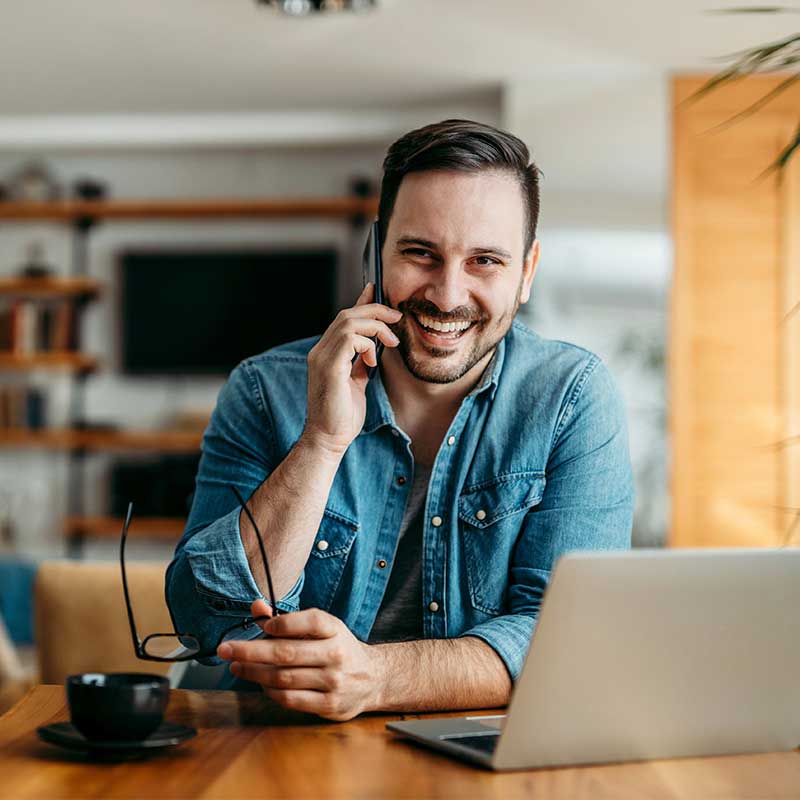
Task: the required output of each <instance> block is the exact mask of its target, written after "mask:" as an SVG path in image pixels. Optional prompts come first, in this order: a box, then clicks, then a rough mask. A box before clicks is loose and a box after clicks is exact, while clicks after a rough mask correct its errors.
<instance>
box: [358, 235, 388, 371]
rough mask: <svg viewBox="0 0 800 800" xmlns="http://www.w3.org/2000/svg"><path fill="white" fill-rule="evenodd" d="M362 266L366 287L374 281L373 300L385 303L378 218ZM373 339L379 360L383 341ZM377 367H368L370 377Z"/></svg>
mask: <svg viewBox="0 0 800 800" xmlns="http://www.w3.org/2000/svg"><path fill="white" fill-rule="evenodd" d="M362 268H363V275H364V287H366V285H367V284H368V283H372V284H373V285H374V286H375V292H374V294H373V298H372V302H373V303H381V304H383V264H382V262H381V237H380V232H379V228H378V220H375V222H373V223H372V225H370V227H369V235H368V236H367V244H366V245H365V247H364V258H363V260H362ZM372 341H373V342H375V355H376V357H377V360H378V361H380V358H381V353H382V352H383V343H382V342H381V341H380V340H379V339H378V337H377V336H373V337H372ZM375 369H376V368H375V367H368V368H367V372H368V374H369V377H370V378H371V377H372V376H373V375H374V374H375Z"/></svg>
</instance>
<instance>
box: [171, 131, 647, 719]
mask: <svg viewBox="0 0 800 800" xmlns="http://www.w3.org/2000/svg"><path fill="white" fill-rule="evenodd" d="M538 213H539V186H538V170H537V168H536V166H535V165H533V164H531V163H529V154H528V150H527V148H526V147H525V145H524V144H523V143H522V142H521V141H520V140H519V139H517V138H516V137H514V136H512V135H510V134H508V133H506V132H503V131H500V130H497V129H495V128H492V127H489V126H486V125H482V124H479V123H475V122H469V121H464V120H447V121H444V122H441V123H437V124H434V125H429V126H427V127H425V128H421V129H419V130H416V131H411V132H410V133H408V134H406V135H405V136H403V137H402V138H401V139H399V140H398V141H397V142H395V143H394V144H393V145H392V146H391V148H390V149H389V151H388V154H387V156H386V159H385V161H384V175H383V181H382V184H381V198H380V205H379V211H378V219H379V223H380V232H381V249H382V255H383V264H384V280H383V289H384V296H385V298H386V304H385V305H379V304H376V303H373V302H371V301H372V296H373V287H372V286H368V287H367V288H366V289H365V290H364V292H363V293H362V294H361V296H360V297H359V299H358V301H357V303H356V305H355V306H353V307H352V308H349V309H345V310H344V311H342V312H341V313H340V314H339V315H338V316H337V317H336V319H335V320H334V322H333V323H332V324H331V325H330V327H329V328H328V329H327V330H326V331H325V333H324V334H323V335H322V336H321V337H317V338H315V339H311V340H303V341H300V342H293V343H291V344H287V345H283V346H281V347H278V348H275V349H273V350H269V351H267V352H265V353H262V354H261V355H259V356H255V357H254V358H251V359H248V360H247V361H245V362H243V363H242V364H240V365H239V367H237V368H236V370H234V372H233V373H232V374H231V376H230V379H229V380H228V382H227V384H226V385H225V387H224V388H223V390H222V392H221V393H220V396H219V400H218V403H217V407H216V409H215V411H214V415H213V417H212V419H211V422H210V424H209V427H208V430H207V431H206V434H205V436H204V439H203V455H202V459H201V462H200V469H199V473H198V476H197V490H196V493H195V498H194V503H193V506H192V511H191V515H190V517H189V520H188V524H187V528H186V532H185V533H184V536H183V538H182V539H181V541H180V543H179V544H178V547H177V550H176V553H175V558H174V560H173V562H172V564H171V565H170V568H169V570H168V573H167V599H168V602H169V605H170V609H171V611H172V615H173V618H174V621H175V623H176V626H177V630H182V631H191V632H193V633H196V634H197V635H198V636H199V637H200V638H201V639H202V640H203V641H204V642H212V646H213V642H215V641H217V638H218V637H219V635H220V633H221V632H222V631H223V630H224V629H225V628H227V627H229V626H230V625H231V624H232V623H233V622H235V618H236V617H244V616H247V615H249V614H251V613H252V614H254V615H268V616H272V618H271V619H269V620H268V621H266V622H264V623H261V627H262V629H263V632H264V633H266V634H267V637H266V638H258V639H254V640H249V641H243V640H239V641H227V642H225V643H223V644H222V645H220V647H219V649H218V655H219V657H220V658H222V659H224V660H226V661H228V662H230V670H231V672H232V674H233V675H234V676H236V677H237V678H238V679H239V681H238V682H237V684H238V687H239V688H241V686H242V685H243V684H242V681H247V682H250V683H251V684H253V685H256V688H257V686H260V687H262V688H263V691H264V692H265V693H266V694H267V695H269V696H270V697H271V698H273V699H274V700H276V701H278V702H279V703H281V704H283V705H285V706H287V707H289V708H293V709H298V710H302V711H309V712H312V713H315V714H319V715H321V716H324V717H327V718H330V719H338V720H344V719H350V718H352V717H354V716H356V715H357V714H359V713H361V712H364V711H371V710H386V711H417V710H434V709H463V708H477V707H488V706H497V705H502V704H505V703H506V702H507V701H508V698H509V693H510V690H511V687H512V684H513V681H514V680H515V679H516V678H517V676H518V675H519V672H520V670H521V668H522V663H523V660H524V657H525V653H526V651H527V648H528V645H529V642H530V637H531V634H532V632H533V628H534V625H535V622H536V618H537V614H538V611H539V607H540V604H541V601H542V597H543V595H544V591H545V588H546V586H547V581H548V577H549V575H550V572H551V570H552V569H553V567H554V566H555V563H556V561H557V560H558V558H559V557H560V556H561V555H562V554H563V553H565V552H566V551H568V550H572V549H606V548H623V547H628V546H629V544H630V530H631V517H632V494H633V493H632V481H631V470H630V461H629V456H628V445H627V434H626V425H625V420H624V414H623V410H622V405H621V402H620V399H619V397H618V394H617V392H616V389H615V387H614V384H613V382H612V380H611V378H610V376H609V374H608V372H607V370H606V369H605V367H604V366H603V365H602V363H601V362H600V361H599V359H598V358H597V357H596V356H594V355H593V354H591V353H590V352H587V351H586V350H583V349H581V348H578V347H575V346H573V345H569V344H565V343H563V342H554V341H549V340H546V339H543V338H541V337H539V336H537V335H536V334H535V333H533V332H532V331H531V330H529V329H528V328H526V327H525V326H523V325H522V324H520V323H518V322H515V321H514V317H515V315H516V312H517V309H518V308H519V306H520V304H521V303H525V302H527V301H528V299H529V297H530V293H531V284H532V281H533V278H534V273H535V271H536V266H537V263H538V261H539V243H538V241H537V239H536V226H537V218H538ZM372 337H377V338H378V339H379V340H380V341H381V342H382V343H383V344H384V345H385V349H384V350H383V353H382V356H381V359H380V363H379V362H378V358H377V357H376V352H375V346H374V343H373V339H372ZM356 357H357V358H356ZM354 358H355V361H354ZM375 366H379V370H378V371H376V372H375V374H374V377H373V378H371V379H370V378H368V373H367V367H375ZM232 484H233V485H235V486H236V487H237V488H238V489H239V490H240V492H241V493H242V495H243V496H244V497H245V498H249V500H248V506H249V508H250V510H251V512H252V514H253V516H254V518H255V520H256V522H257V524H258V527H259V530H260V531H262V533H263V536H264V540H265V545H266V551H267V555H268V558H269V564H270V572H271V574H272V577H273V580H274V588H275V592H276V596H277V597H279V598H280V600H279V601H278V603H277V606H278V609H279V611H281V612H291V613H281V614H279V615H276V616H273V615H272V610H271V609H270V607H269V606H268V604H267V603H266V602H265V601H264V599H263V597H264V596H265V595H267V585H266V576H265V574H264V567H263V564H262V561H261V556H260V551H259V546H258V541H257V538H256V536H255V533H254V531H253V529H252V527H251V525H250V523H249V521H248V519H247V516H246V515H245V514H244V513H243V512H242V510H241V509H240V508H239V507H238V506H237V504H236V500H235V497H234V495H233V493H232V492H231V490H230V485H232ZM255 632H256V633H258V634H260V633H261V631H259V630H258V629H257V628H256V629H255Z"/></svg>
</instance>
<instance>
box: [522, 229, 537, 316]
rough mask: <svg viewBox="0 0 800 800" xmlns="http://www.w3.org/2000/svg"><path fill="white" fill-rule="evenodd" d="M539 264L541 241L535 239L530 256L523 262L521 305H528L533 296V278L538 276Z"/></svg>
mask: <svg viewBox="0 0 800 800" xmlns="http://www.w3.org/2000/svg"><path fill="white" fill-rule="evenodd" d="M538 264H539V240H538V239H534V240H533V243H532V244H531V248H530V250H528V255H527V256H525V260H524V261H523V262H522V282H521V283H520V287H519V302H520V305H523V304H524V303H527V302H528V300H529V299H530V296H531V284H532V283H533V276H534V275H535V274H536V267H537V266H538Z"/></svg>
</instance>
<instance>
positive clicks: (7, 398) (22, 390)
mask: <svg viewBox="0 0 800 800" xmlns="http://www.w3.org/2000/svg"><path fill="white" fill-rule="evenodd" d="M46 404H47V398H46V396H45V393H44V392H43V391H42V390H41V389H35V388H32V387H29V386H0V431H2V430H25V431H39V430H42V429H43V428H45V427H47V419H46V417H47V413H46V411H47V409H46Z"/></svg>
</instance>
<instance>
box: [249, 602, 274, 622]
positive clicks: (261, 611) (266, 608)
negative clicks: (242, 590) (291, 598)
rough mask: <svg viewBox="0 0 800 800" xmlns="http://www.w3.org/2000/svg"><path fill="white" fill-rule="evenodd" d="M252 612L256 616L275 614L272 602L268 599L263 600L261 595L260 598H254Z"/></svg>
mask: <svg viewBox="0 0 800 800" xmlns="http://www.w3.org/2000/svg"><path fill="white" fill-rule="evenodd" d="M250 614H251V615H252V616H254V617H272V616H274V613H273V611H272V607H271V606H270V604H269V603H268V602H267V601H266V600H263V599H262V598H260V597H259V598H258V600H254V601H253V603H252V605H251V606H250Z"/></svg>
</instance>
